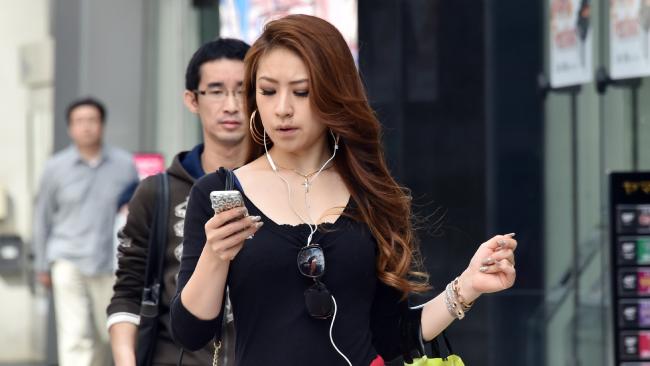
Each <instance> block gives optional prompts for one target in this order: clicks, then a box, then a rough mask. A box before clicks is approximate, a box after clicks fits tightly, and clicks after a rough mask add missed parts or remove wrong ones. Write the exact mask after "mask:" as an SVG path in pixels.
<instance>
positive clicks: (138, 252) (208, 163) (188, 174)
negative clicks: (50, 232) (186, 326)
mask: <svg viewBox="0 0 650 366" xmlns="http://www.w3.org/2000/svg"><path fill="white" fill-rule="evenodd" d="M248 48H249V46H248V45H247V44H246V43H244V42H242V41H239V40H234V39H219V40H216V41H213V42H209V43H206V44H205V45H203V46H202V47H201V48H199V49H198V50H197V51H196V52H195V53H194V55H193V56H192V59H191V60H190V62H189V64H188V66H187V71H186V74H185V89H186V90H185V93H184V102H185V106H186V107H187V108H188V109H189V110H190V111H191V112H192V113H194V114H196V115H198V117H199V120H200V121H201V126H202V130H203V139H204V141H203V143H201V144H199V145H197V146H196V147H194V149H192V150H191V151H189V152H181V153H179V154H178V155H177V156H176V157H175V158H174V161H173V163H172V165H171V166H170V167H169V168H168V169H167V175H168V177H169V190H170V196H169V197H170V212H169V215H168V216H169V222H168V226H169V228H168V235H167V237H168V243H166V244H167V245H166V250H165V268H164V283H163V290H162V291H163V292H162V297H161V302H162V306H161V307H160V309H161V312H162V313H161V314H159V316H158V319H159V320H158V321H159V331H158V335H157V341H156V342H155V348H154V356H153V361H152V364H154V365H166V364H172V365H173V364H176V360H177V358H178V355H179V348H178V346H176V345H175V344H174V342H173V341H172V339H171V335H170V334H171V331H170V328H169V314H168V308H169V302H170V300H171V298H172V296H173V295H174V293H175V291H176V273H177V272H178V267H179V264H180V259H181V255H182V240H183V219H184V217H185V209H186V206H187V197H188V195H189V192H190V189H191V187H192V185H193V183H194V181H195V180H197V179H198V178H200V177H201V176H203V175H204V174H205V173H206V172H212V171H215V170H217V169H218V168H219V167H226V168H229V169H234V168H236V167H239V166H241V165H243V164H244V162H245V159H246V157H247V155H248V152H249V147H250V146H251V144H250V141H249V137H248V130H247V129H248V125H247V123H245V119H244V116H243V111H242V105H241V101H242V98H241V94H242V84H243V78H244V62H243V59H244V56H245V54H246V52H247V51H248ZM157 189H158V187H157V184H156V182H155V179H154V178H153V177H150V178H147V179H145V180H144V181H143V182H142V183H141V184H140V186H139V187H138V189H137V190H136V192H135V194H134V197H133V199H132V200H131V202H130V203H129V216H128V218H127V223H126V225H125V227H124V229H123V230H122V231H121V233H120V234H119V238H120V241H121V245H120V247H119V249H118V252H119V254H118V258H119V259H118V270H117V280H116V282H115V286H114V294H113V298H112V299H111V304H110V305H109V307H108V310H107V312H108V322H107V326H108V329H109V332H110V337H111V346H112V350H113V357H114V359H115V364H116V366H130V365H135V364H136V340H137V336H138V325H139V324H140V315H139V314H140V301H141V297H142V290H143V287H144V282H143V281H144V277H145V271H146V262H147V254H148V241H149V237H150V236H151V235H153V233H152V232H150V225H151V222H152V217H153V214H154V211H155V200H156V199H155V197H156V190H157ZM229 328H230V329H231V331H232V329H233V327H232V324H231V326H230V327H228V326H227V327H226V328H225V329H229ZM231 337H232V334H231V333H228V331H226V333H225V334H223V335H222V346H221V350H220V351H219V357H220V360H219V365H227V364H232V361H233V358H232V355H233V354H234V342H233V341H232V339H234V338H231ZM215 346H216V345H213V344H211V345H209V346H208V347H206V348H205V349H203V350H199V351H197V352H185V354H184V356H183V365H211V364H212V356H213V354H214V351H215V350H214V347H215ZM138 351H140V350H138ZM138 366H140V365H138Z"/></svg>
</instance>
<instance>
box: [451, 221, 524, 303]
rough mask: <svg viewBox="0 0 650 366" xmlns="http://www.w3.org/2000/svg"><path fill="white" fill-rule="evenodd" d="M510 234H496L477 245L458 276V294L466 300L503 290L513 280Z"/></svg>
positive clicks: (515, 243)
mask: <svg viewBox="0 0 650 366" xmlns="http://www.w3.org/2000/svg"><path fill="white" fill-rule="evenodd" d="M513 237H514V234H507V235H497V236H495V237H493V238H492V239H490V240H488V241H486V242H485V243H483V244H481V246H480V247H479V248H478V250H477V251H476V253H475V254H474V256H473V257H472V260H471V261H470V263H469V266H468V267H467V269H466V270H465V272H463V274H462V275H461V276H460V286H461V289H460V290H461V293H463V295H464V296H465V298H466V299H467V300H468V301H474V299H476V298H477V297H478V296H479V295H481V294H485V293H492V292H498V291H502V290H505V289H507V288H510V287H512V285H513V284H514V283H515V277H516V271H515V250H516V249H517V241H516V240H515V239H513Z"/></svg>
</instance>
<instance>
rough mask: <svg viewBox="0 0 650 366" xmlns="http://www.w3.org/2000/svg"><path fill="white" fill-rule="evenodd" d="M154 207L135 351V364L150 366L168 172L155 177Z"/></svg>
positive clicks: (164, 241) (166, 214) (159, 287)
mask: <svg viewBox="0 0 650 366" xmlns="http://www.w3.org/2000/svg"><path fill="white" fill-rule="evenodd" d="M156 181H157V185H156V205H155V211H154V214H153V217H152V218H151V225H150V228H149V245H148V247H149V253H148V254H147V270H146V272H145V278H144V288H143V290H142V301H141V303H140V326H139V327H138V343H137V350H136V365H137V366H149V365H151V364H152V362H153V355H154V352H155V348H156V341H157V339H158V325H159V321H158V318H159V316H160V297H161V293H162V283H163V272H164V271H163V264H164V262H165V250H166V248H167V230H168V220H169V200H170V198H169V179H168V177H167V173H161V174H158V175H157V176H156Z"/></svg>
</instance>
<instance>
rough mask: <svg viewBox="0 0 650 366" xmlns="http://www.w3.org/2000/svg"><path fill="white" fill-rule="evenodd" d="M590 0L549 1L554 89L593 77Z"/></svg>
mask: <svg viewBox="0 0 650 366" xmlns="http://www.w3.org/2000/svg"><path fill="white" fill-rule="evenodd" d="M590 2H591V0H549V15H550V16H549V17H548V19H549V26H548V29H549V54H550V66H549V72H550V79H551V86H552V87H554V88H561V87H567V86H572V85H578V84H583V83H588V82H590V81H591V80H592V79H593V59H592V38H593V35H592V33H593V31H592V28H593V27H592V24H591V22H592V20H591V4H590Z"/></svg>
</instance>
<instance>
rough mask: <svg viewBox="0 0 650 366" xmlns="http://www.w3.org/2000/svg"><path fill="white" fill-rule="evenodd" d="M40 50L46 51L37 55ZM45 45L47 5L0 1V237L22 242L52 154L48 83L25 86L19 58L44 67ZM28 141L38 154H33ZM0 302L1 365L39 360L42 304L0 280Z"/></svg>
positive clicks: (18, 284)
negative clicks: (41, 169) (2, 217)
mask: <svg viewBox="0 0 650 366" xmlns="http://www.w3.org/2000/svg"><path fill="white" fill-rule="evenodd" d="M35 44H37V45H35ZM30 45H31V47H30ZM38 45H43V47H44V48H43V49H41V50H40V51H39V46H38ZM49 45H51V43H50V39H49V1H48V0H30V1H14V0H0V101H1V102H0V106H1V107H0V185H2V186H4V187H5V188H6V191H7V193H8V195H9V197H10V201H11V202H12V208H11V210H10V212H9V215H10V219H9V220H6V221H4V222H0V233H4V234H6V233H17V234H19V235H20V236H21V237H23V238H24V239H27V238H29V236H30V235H29V233H30V226H31V225H30V222H31V208H32V199H33V194H32V188H33V186H34V180H35V179H38V177H37V176H34V170H35V169H36V168H37V166H38V165H40V162H42V160H43V158H44V155H46V154H47V153H49V150H50V149H51V141H52V135H51V125H52V122H51V120H52V114H51V108H52V83H51V80H49V82H48V81H47V80H46V79H47V78H45V79H43V78H40V79H41V80H40V83H39V84H38V85H36V84H32V85H30V86H28V85H26V84H25V83H23V75H26V74H29V73H30V72H33V71H36V70H35V69H33V67H34V65H29V64H26V63H24V62H22V60H21V57H22V55H25V54H29V52H30V51H29V50H32V53H33V52H36V53H37V54H38V53H39V52H41V56H43V55H44V54H45V56H43V61H45V62H47V52H49V51H50V50H51V48H48V46H49ZM25 50H27V51H25ZM34 50H36V51H34ZM43 52H44V54H43ZM45 66H46V67H45V68H43V69H40V70H41V71H42V72H44V73H45V74H47V72H48V67H49V68H50V69H51V65H45ZM30 67H31V68H30ZM50 74H51V73H50ZM30 125H31V126H34V127H35V128H34V130H33V131H35V133H34V134H31V133H30V132H29V131H30ZM30 141H32V142H37V143H38V148H31V147H30ZM0 298H2V299H3V300H2V301H0V324H1V326H0V329H1V330H0V363H3V362H20V361H30V360H35V359H38V358H40V357H42V345H43V342H42V338H40V339H37V337H42V336H39V335H38V334H39V333H40V334H42V332H43V328H42V325H41V324H42V322H43V319H42V314H43V309H42V303H39V302H38V301H35V300H34V298H33V297H32V296H31V295H30V293H29V290H28V287H27V286H26V281H24V278H22V277H14V278H11V277H6V276H2V277H0ZM39 306H40V307H41V308H40V310H38V309H37V307H39ZM39 314H40V315H41V316H39ZM37 328H38V329H37ZM39 330H40V332H39Z"/></svg>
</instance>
